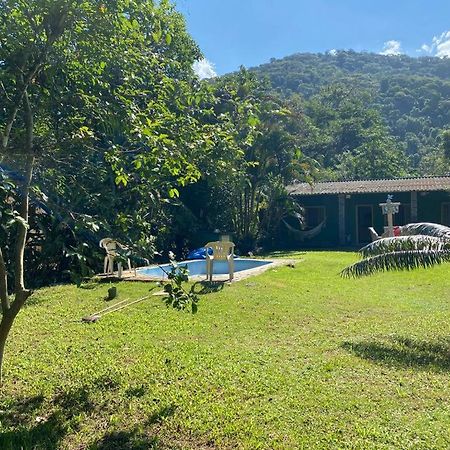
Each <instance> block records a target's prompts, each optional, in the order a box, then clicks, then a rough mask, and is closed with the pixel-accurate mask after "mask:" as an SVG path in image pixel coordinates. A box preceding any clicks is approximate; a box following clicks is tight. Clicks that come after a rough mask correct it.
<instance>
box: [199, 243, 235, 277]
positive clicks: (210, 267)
mask: <svg viewBox="0 0 450 450" xmlns="http://www.w3.org/2000/svg"><path fill="white" fill-rule="evenodd" d="M205 247H206V248H207V249H208V248H211V249H212V251H213V253H212V255H210V254H209V253H208V251H207V252H206V278H207V279H208V278H209V281H212V276H213V272H214V261H227V262H228V273H229V275H230V281H232V280H233V278H234V259H233V253H234V243H233V242H229V241H215V242H208V243H207V244H206V245H205Z"/></svg>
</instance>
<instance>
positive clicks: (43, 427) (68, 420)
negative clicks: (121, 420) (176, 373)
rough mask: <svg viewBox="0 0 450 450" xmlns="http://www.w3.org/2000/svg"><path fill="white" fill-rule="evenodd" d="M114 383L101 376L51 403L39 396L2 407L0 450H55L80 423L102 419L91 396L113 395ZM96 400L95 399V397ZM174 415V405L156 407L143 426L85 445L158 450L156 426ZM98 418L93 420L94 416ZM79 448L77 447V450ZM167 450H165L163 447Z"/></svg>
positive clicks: (97, 449)
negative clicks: (100, 394)
mask: <svg viewBox="0 0 450 450" xmlns="http://www.w3.org/2000/svg"><path fill="white" fill-rule="evenodd" d="M117 387H118V385H117V382H115V381H114V380H113V378H111V377H107V376H103V377H100V378H98V379H97V380H94V382H93V383H92V384H89V385H87V386H82V387H79V388H77V389H73V390H71V391H63V392H60V393H58V394H56V395H55V396H54V397H53V398H51V399H48V398H47V399H46V398H45V397H44V396H42V395H38V396H33V397H29V398H21V399H17V400H13V401H12V402H7V403H6V404H2V409H3V410H2V411H0V449H1V450H18V449H21V450H56V449H60V448H62V445H63V440H64V439H65V438H66V436H68V435H70V434H75V433H77V432H79V430H80V429H81V426H82V424H83V421H85V420H87V418H89V420H90V421H91V420H99V419H102V417H101V415H102V408H103V407H104V405H103V404H96V403H95V402H94V401H93V400H92V398H93V394H94V393H97V394H98V392H99V391H100V392H104V393H106V391H113V392H116V389H117ZM145 391H146V388H145V386H137V387H133V388H130V389H128V390H127V391H125V396H126V397H129V396H136V397H140V396H142V395H144V394H145ZM95 397H97V395H95ZM175 411H176V406H175V405H168V406H162V407H160V408H159V409H158V410H157V411H156V412H155V413H153V414H152V415H150V416H149V417H148V419H147V421H146V422H144V423H142V424H141V425H138V426H135V427H134V428H131V427H126V429H118V430H108V432H107V433H105V434H104V435H103V436H102V437H101V438H100V439H98V441H97V442H95V443H90V444H89V443H85V445H86V446H85V447H83V448H88V449H90V450H110V449H111V450H113V449H120V450H144V449H153V450H157V449H160V448H161V445H160V444H159V439H158V437H157V430H158V428H159V425H160V424H161V423H163V422H164V420H165V419H167V418H168V417H171V416H173V414H174V413H175ZM97 415H98V416H99V417H98V418H96V416H97ZM80 448H81V447H80ZM165 448H167V447H165Z"/></svg>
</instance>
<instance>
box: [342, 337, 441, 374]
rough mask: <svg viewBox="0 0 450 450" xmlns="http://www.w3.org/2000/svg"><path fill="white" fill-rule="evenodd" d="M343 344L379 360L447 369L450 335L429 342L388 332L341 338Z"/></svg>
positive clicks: (390, 364)
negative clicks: (357, 338) (363, 337)
mask: <svg viewBox="0 0 450 450" xmlns="http://www.w3.org/2000/svg"><path fill="white" fill-rule="evenodd" d="M342 348H344V349H346V350H348V351H349V352H351V353H353V354H355V355H356V356H358V357H360V358H364V359H367V360H370V361H373V362H375V363H378V364H384V365H389V366H397V367H411V368H417V369H433V370H438V371H450V338H446V339H442V340H439V341H435V342H428V341H421V340H418V339H411V338H406V337H402V336H389V337H387V338H386V339H385V340H373V341H363V342H344V343H343V344H342Z"/></svg>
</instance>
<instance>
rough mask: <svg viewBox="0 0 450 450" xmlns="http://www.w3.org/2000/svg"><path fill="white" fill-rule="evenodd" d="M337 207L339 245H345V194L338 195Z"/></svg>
mask: <svg viewBox="0 0 450 450" xmlns="http://www.w3.org/2000/svg"><path fill="white" fill-rule="evenodd" d="M338 207H339V244H340V245H345V194H339V195H338Z"/></svg>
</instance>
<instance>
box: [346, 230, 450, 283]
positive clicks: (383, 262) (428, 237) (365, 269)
mask: <svg viewBox="0 0 450 450" xmlns="http://www.w3.org/2000/svg"><path fill="white" fill-rule="evenodd" d="M399 233H400V235H399V236H396V237H388V238H383V239H379V240H377V241H374V242H372V243H371V244H368V245H366V246H365V247H363V248H362V249H361V250H360V251H359V252H360V255H361V257H362V259H361V261H358V262H356V263H355V264H352V265H351V266H348V267H346V268H345V269H344V270H343V271H342V273H341V275H342V276H344V277H361V276H365V275H371V274H373V273H376V272H383V271H390V270H411V269H415V268H418V267H431V266H433V265H436V264H441V263H443V262H450V228H449V227H446V226H444V225H439V224H434V223H413V224H409V225H404V226H402V227H399Z"/></svg>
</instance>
